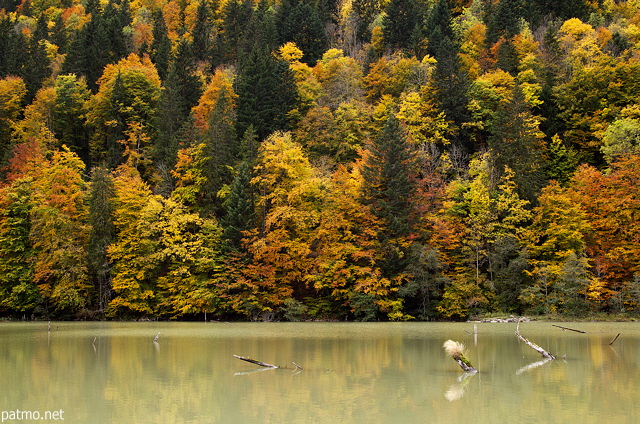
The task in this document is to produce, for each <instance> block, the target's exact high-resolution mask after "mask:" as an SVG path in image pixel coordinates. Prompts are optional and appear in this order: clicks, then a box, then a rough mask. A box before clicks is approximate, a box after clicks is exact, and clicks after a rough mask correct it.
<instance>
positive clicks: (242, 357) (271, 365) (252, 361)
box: [233, 355, 280, 368]
mask: <svg viewBox="0 0 640 424" xmlns="http://www.w3.org/2000/svg"><path fill="white" fill-rule="evenodd" d="M233 356H234V357H236V358H238V359H240V360H241V361H246V362H250V363H252V364H255V365H259V366H261V367H265V368H280V367H279V366H277V365H273V364H267V363H266V362H262V361H256V360H255V359H251V358H247V357H245V356H240V355H233Z"/></svg>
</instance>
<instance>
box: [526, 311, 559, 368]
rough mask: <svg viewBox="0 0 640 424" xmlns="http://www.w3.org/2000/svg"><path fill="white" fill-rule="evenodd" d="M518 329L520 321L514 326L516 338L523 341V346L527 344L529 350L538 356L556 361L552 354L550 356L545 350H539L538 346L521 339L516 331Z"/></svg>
mask: <svg viewBox="0 0 640 424" xmlns="http://www.w3.org/2000/svg"><path fill="white" fill-rule="evenodd" d="M519 328H520V320H518V325H516V337H517V338H518V339H520V340H521V341H523V342H524V343H525V344H527V345H528V346H529V347H531V349H533V350H535V351H536V352H538V353H539V354H541V355H542V356H544V357H545V358H549V359H556V357H555V356H553V355H552V354H550V353H549V352H547V351H546V350H544V349H543V348H541V347H540V346H538V345H537V344H535V343H533V342H531V341H529V340H527V339H525V338H524V337H522V336H521V335H520V332H519V331H518V330H519Z"/></svg>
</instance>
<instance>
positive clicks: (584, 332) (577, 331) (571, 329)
mask: <svg viewBox="0 0 640 424" xmlns="http://www.w3.org/2000/svg"><path fill="white" fill-rule="evenodd" d="M551 325H553V326H554V327H558V328H562V329H563V330H569V331H575V332H576V333H582V334H587V333H588V331H582V330H575V329H573V328H569V327H563V326H561V325H555V324H551Z"/></svg>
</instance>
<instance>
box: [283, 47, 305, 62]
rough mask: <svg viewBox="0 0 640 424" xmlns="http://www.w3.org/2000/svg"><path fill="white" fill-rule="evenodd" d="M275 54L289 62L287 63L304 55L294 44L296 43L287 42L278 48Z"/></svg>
mask: <svg viewBox="0 0 640 424" xmlns="http://www.w3.org/2000/svg"><path fill="white" fill-rule="evenodd" d="M277 56H278V57H279V58H280V59H282V60H284V61H286V62H289V64H292V63H294V62H298V61H300V59H302V56H304V53H302V50H300V49H299V48H298V46H296V43H293V42H288V43H285V44H284V45H283V46H282V47H280V48H279V49H278V54H277Z"/></svg>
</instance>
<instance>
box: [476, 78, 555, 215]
mask: <svg viewBox="0 0 640 424" xmlns="http://www.w3.org/2000/svg"><path fill="white" fill-rule="evenodd" d="M542 137H543V134H542V132H541V131H540V129H539V119H538V118H537V117H536V116H535V115H533V113H531V111H530V110H529V107H528V105H527V104H526V101H525V99H524V94H523V93H522V89H521V88H520V86H519V85H516V87H515V88H514V91H513V95H512V98H511V99H510V100H509V101H508V102H507V103H506V104H505V105H503V106H502V107H500V108H499V109H498V113H497V116H496V119H495V121H494V124H493V126H492V135H491V136H490V137H489V140H488V141H489V148H490V149H491V163H492V166H493V168H494V171H495V172H496V175H497V176H498V177H499V176H502V175H503V173H504V170H505V167H509V168H511V169H512V170H513V172H514V173H515V176H514V181H515V182H516V185H517V186H518V194H519V195H520V197H522V198H523V199H526V200H528V201H529V202H531V203H532V204H535V201H536V197H537V195H538V193H539V192H540V189H541V188H542V187H543V186H544V183H545V175H544V169H543V166H544V163H543V153H544V144H543V143H542Z"/></svg>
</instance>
